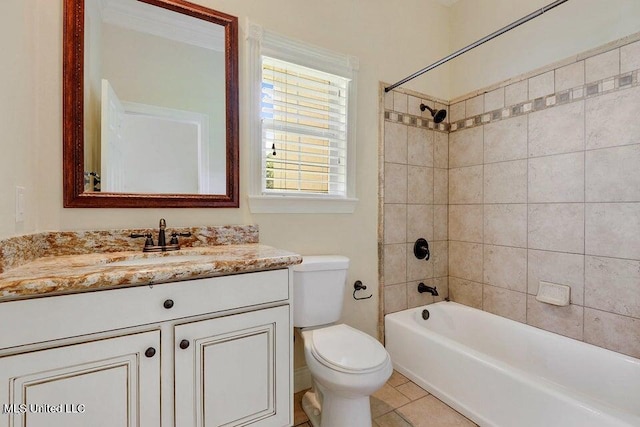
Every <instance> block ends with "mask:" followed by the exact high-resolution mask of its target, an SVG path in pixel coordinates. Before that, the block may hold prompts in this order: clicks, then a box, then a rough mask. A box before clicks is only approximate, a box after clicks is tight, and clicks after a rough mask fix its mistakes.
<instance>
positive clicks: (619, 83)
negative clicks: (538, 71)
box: [385, 70, 640, 132]
mask: <svg viewBox="0 0 640 427" xmlns="http://www.w3.org/2000/svg"><path fill="white" fill-rule="evenodd" d="M639 75H640V70H635V71H632V72H628V73H624V74H620V75H617V76H614V77H607V78H606V79H602V80H598V81H596V82H592V83H588V84H585V85H582V86H577V87H574V88H572V89H567V90H564V91H561V92H556V93H552V94H549V95H546V96H543V97H540V98H536V99H533V100H528V101H526V102H521V103H518V104H515V105H510V106H507V107H504V108H500V109H497V110H493V111H489V112H485V113H482V114H478V115H476V116H472V117H467V118H465V119H463V120H458V121H456V122H454V123H451V125H450V126H449V132H456V131H459V130H463V129H469V128H472V127H475V126H480V125H485V124H489V123H492V122H496V121H499V120H504V119H508V118H511V117H516V116H520V115H523V114H528V113H532V112H535V111H540V110H545V109H547V108H552V107H555V106H558V105H563V104H568V103H571V102H574V101H580V100H583V99H588V98H594V97H597V96H600V95H604V94H608V93H611V92H616V91H619V90H624V89H629V88H632V87H636V86H640V82H639ZM385 118H386V112H385Z"/></svg>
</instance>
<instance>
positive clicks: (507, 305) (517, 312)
mask: <svg viewBox="0 0 640 427" xmlns="http://www.w3.org/2000/svg"><path fill="white" fill-rule="evenodd" d="M482 308H483V310H484V311H488V312H489V313H493V314H497V315H498V316H502V317H506V318H507V319H511V320H515V321H516V322H522V323H525V322H526V321H527V294H524V293H521V292H515V291H511V290H509V289H504V288H498V287H495V286H490V285H484V288H483V297H482Z"/></svg>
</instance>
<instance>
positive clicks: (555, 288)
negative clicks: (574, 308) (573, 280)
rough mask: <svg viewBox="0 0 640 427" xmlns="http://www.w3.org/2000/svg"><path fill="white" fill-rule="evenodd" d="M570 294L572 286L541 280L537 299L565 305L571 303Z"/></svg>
mask: <svg viewBox="0 0 640 427" xmlns="http://www.w3.org/2000/svg"><path fill="white" fill-rule="evenodd" d="M570 295H571V287H569V286H567V285H558V284H556V283H549V282H543V281H540V284H539V286H538V295H536V299H537V300H538V301H540V302H544V303H547V304H551V305H558V306H561V307H564V306H567V305H569V301H570Z"/></svg>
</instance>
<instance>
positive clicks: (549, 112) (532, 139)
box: [528, 101, 585, 157]
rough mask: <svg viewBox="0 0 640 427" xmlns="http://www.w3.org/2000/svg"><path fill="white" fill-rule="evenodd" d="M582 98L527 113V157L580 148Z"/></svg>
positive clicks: (582, 127)
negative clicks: (577, 100)
mask: <svg viewBox="0 0 640 427" xmlns="http://www.w3.org/2000/svg"><path fill="white" fill-rule="evenodd" d="M584 120H585V112H584V102H583V101H579V102H572V103H571V104H566V105H561V106H558V107H553V108H547V109H545V110H541V111H536V112H534V113H531V114H529V131H528V134H529V157H537V156H546V155H549V154H560V153H570V152H573V151H581V150H583V149H584V135H585V133H584Z"/></svg>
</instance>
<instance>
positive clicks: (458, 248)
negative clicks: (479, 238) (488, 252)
mask: <svg viewBox="0 0 640 427" xmlns="http://www.w3.org/2000/svg"><path fill="white" fill-rule="evenodd" d="M449 274H450V275H451V276H453V277H457V278H460V279H466V280H471V281H474V282H482V245H481V244H479V243H466V242H456V241H449Z"/></svg>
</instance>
